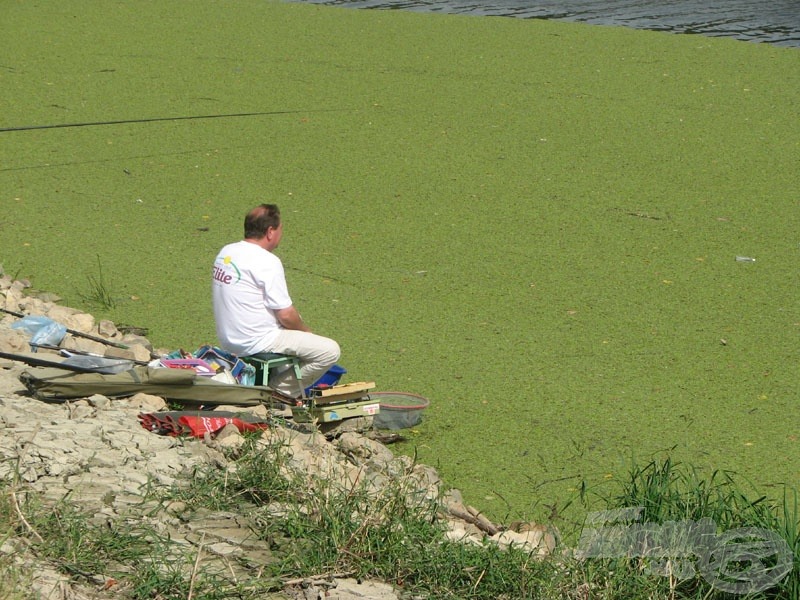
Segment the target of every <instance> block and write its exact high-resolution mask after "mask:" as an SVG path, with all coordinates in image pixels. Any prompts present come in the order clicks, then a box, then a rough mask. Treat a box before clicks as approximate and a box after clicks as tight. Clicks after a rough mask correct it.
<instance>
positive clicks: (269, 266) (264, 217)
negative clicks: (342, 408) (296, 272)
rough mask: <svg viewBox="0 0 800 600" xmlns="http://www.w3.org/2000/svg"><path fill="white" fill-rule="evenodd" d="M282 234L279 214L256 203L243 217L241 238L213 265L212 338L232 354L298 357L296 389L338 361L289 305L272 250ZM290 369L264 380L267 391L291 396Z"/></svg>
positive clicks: (335, 349) (334, 347)
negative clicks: (214, 328) (214, 327)
mask: <svg viewBox="0 0 800 600" xmlns="http://www.w3.org/2000/svg"><path fill="white" fill-rule="evenodd" d="M282 235H283V223H281V214H280V210H279V209H278V207H277V206H276V205H275V204H261V205H260V206H256V207H255V208H254V209H253V210H251V211H250V212H249V213H247V216H246V217H245V219H244V240H242V241H240V242H235V243H232V244H228V245H227V246H225V247H224V248H222V250H220V252H219V254H218V255H217V258H216V260H215V261H214V269H213V280H212V281H213V283H212V286H211V288H212V289H211V291H212V299H213V304H214V319H215V321H216V324H217V337H218V338H219V341H220V344H221V346H222V348H223V349H224V350H227V351H228V352H231V353H233V354H236V355H238V356H252V355H258V354H261V353H268V352H277V353H279V354H291V355H293V356H297V357H298V358H299V359H300V373H301V375H302V388H303V389H305V388H306V387H308V386H309V385H312V384H313V383H314V382H316V381H317V379H319V377H320V376H321V375H322V374H323V373H325V372H326V371H327V370H328V369H329V368H330V367H331V365H333V364H334V363H335V362H336V361H337V360H339V355H340V350H339V344H337V343H336V342H335V341H334V340H331V339H328V338H326V337H322V336H320V335H316V334H314V333H312V332H311V329H309V327H308V326H307V325H306V324H305V322H304V321H303V319H302V317H301V316H300V313H298V312H297V309H296V308H295V307H294V305H293V304H292V299H291V298H290V297H289V291H288V288H287V286H286V278H285V276H284V272H283V264H282V263H281V260H280V259H279V258H278V257H277V256H275V255H274V254H273V253H272V252H273V250H275V248H277V247H278V244H279V243H280V241H281V237H282ZM293 375H294V373H293V370H291V369H284V370H283V371H281V372H279V373H278V374H277V376H276V375H273V376H272V377H271V378H270V381H269V385H270V387H271V388H272V389H273V390H275V391H276V392H278V393H279V394H281V395H283V396H286V397H287V398H296V397H297V395H298V385H297V381H296V379H295V378H294V376H293Z"/></svg>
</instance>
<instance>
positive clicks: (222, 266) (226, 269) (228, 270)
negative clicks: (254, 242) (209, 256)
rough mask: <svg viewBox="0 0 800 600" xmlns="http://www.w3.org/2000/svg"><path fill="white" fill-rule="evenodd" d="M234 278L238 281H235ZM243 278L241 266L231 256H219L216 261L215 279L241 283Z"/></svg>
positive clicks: (228, 282)
mask: <svg viewBox="0 0 800 600" xmlns="http://www.w3.org/2000/svg"><path fill="white" fill-rule="evenodd" d="M234 278H235V279H236V281H234ZM241 279H242V273H241V272H240V271H239V267H237V266H236V263H234V262H233V261H232V260H231V257H230V256H225V257H222V256H218V257H217V260H215V261H214V281H219V282H220V283H225V284H231V283H239V281H240V280H241Z"/></svg>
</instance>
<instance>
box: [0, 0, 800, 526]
mask: <svg viewBox="0 0 800 600" xmlns="http://www.w3.org/2000/svg"><path fill="white" fill-rule="evenodd" d="M91 4H92V10H87V8H86V3H84V2H74V1H65V2H60V3H58V4H57V5H48V7H47V10H46V11H45V10H42V9H41V8H40V7H36V6H34V5H32V4H30V3H12V4H10V5H9V6H7V7H6V12H5V18H4V19H3V21H2V24H0V33H2V36H0V39H3V40H4V41H3V42H2V45H3V59H2V61H0V99H1V101H2V106H3V110H2V111H0V129H5V131H2V132H0V206H2V209H1V210H2V217H1V218H0V263H1V264H2V265H3V267H4V268H5V271H6V272H9V273H12V274H15V275H19V276H31V277H32V278H33V283H34V285H35V286H36V287H38V288H40V289H45V290H49V291H54V292H57V293H59V294H61V295H62V296H63V297H64V302H65V303H66V304H69V305H72V306H84V307H85V308H86V309H87V310H91V311H92V312H94V313H95V314H104V315H105V316H108V317H110V318H112V319H114V320H115V321H116V322H118V323H127V324H134V325H138V326H146V327H149V328H150V338H151V339H152V340H153V341H154V342H155V343H156V344H157V345H159V346H161V347H165V348H176V347H184V348H191V347H198V346H200V345H202V344H205V343H209V342H213V341H214V328H213V322H212V316H211V310H210V300H209V269H210V264H211V262H212V261H213V257H214V255H215V253H216V251H217V250H218V248H219V247H221V246H222V245H223V244H224V243H226V242H228V241H230V240H234V239H238V238H239V237H240V236H241V222H242V219H243V215H244V213H245V212H246V210H247V209H248V208H250V207H251V206H252V205H254V204H255V203H258V202H262V201H276V202H278V203H279V204H280V205H281V207H282V209H283V212H284V216H285V222H286V234H285V236H284V241H283V244H282V246H281V248H280V251H279V252H280V255H281V256H282V258H283V260H284V263H285V265H286V267H287V274H288V278H289V283H290V287H291V289H292V291H293V297H294V300H295V303H296V304H297V305H298V306H299V308H300V310H301V311H302V313H303V315H304V316H305V318H306V319H307V320H308V321H309V322H310V323H311V324H312V326H313V327H315V329H316V330H317V331H319V332H320V333H323V334H327V335H330V336H332V337H335V338H336V339H337V340H339V342H340V343H341V345H342V348H343V351H344V355H343V357H342V361H341V362H342V364H343V365H345V366H346V368H347V369H348V376H347V377H348V380H349V381H357V380H375V381H376V382H377V383H378V387H379V389H382V390H402V391H408V392H412V393H417V394H421V395H423V396H425V397H427V398H429V399H430V400H431V406H430V408H428V409H427V410H426V411H425V420H424V421H423V423H422V425H421V426H419V427H418V428H416V429H415V430H414V431H413V432H412V433H411V434H410V440H409V441H408V442H407V443H406V444H405V445H404V446H403V447H402V448H401V449H402V450H403V451H405V452H409V453H411V452H415V451H416V452H417V454H418V456H419V459H420V460H421V461H422V462H424V463H427V464H432V465H434V466H436V467H438V468H439V469H440V472H441V473H442V475H443V477H444V478H445V479H446V480H447V481H448V482H449V483H451V484H452V485H454V486H456V487H458V488H461V489H462V490H464V492H465V495H466V498H467V500H468V501H469V502H470V503H472V504H474V505H477V506H480V507H482V508H484V509H486V510H487V511H488V512H489V513H490V514H492V515H494V516H497V517H505V516H506V514H513V515H535V516H540V515H542V514H546V513H547V512H549V511H550V509H549V508H547V506H548V505H552V504H557V503H559V502H562V501H563V500H564V499H565V498H567V497H568V496H569V495H570V494H571V493H573V490H574V489H576V488H577V487H578V486H580V484H581V482H582V481H586V482H588V483H589V484H590V485H599V484H602V483H603V482H605V481H607V480H609V479H612V478H613V477H614V476H616V475H618V474H621V473H624V472H625V471H626V467H627V465H628V464H629V461H630V459H631V458H632V457H635V458H637V459H640V460H647V459H649V458H652V457H661V456H664V455H670V456H672V457H674V458H675V460H683V461H688V462H691V463H693V464H695V465H697V466H699V467H701V468H703V467H706V468H709V469H710V468H719V469H728V470H734V471H737V472H740V473H742V474H743V475H744V476H746V477H749V478H751V479H752V480H753V481H754V482H755V483H756V484H758V485H759V486H762V487H765V486H770V485H773V484H776V483H783V482H785V483H788V484H791V485H797V483H798V465H800V462H799V459H798V452H797V450H798V443H799V442H798V438H797V436H798V431H797V422H798V404H797V381H798V364H800V363H799V362H798V358H799V356H798V354H799V353H798V335H799V334H800V306H798V299H797V289H798V280H797V272H798V258H800V239H799V238H798V233H797V232H798V231H799V230H800V227H798V201H797V193H796V192H797V189H800V185H798V184H800V181H798V180H799V179H800V177H799V176H798V156H799V155H800V154H799V151H800V147H798V143H799V142H798V140H800V118H798V117H800V114H798V113H799V112H800V110H799V109H798V105H797V100H796V92H797V90H798V89H800V54H798V52H797V50H796V49H785V48H776V47H770V46H761V45H754V44H748V43H743V42H736V41H731V40H715V39H707V38H698V37H691V36H676V35H668V34H660V33H652V32H641V31H630V30H627V29H622V28H607V27H592V26H587V25H577V24H567V23H554V22H540V21H520V20H515V19H502V18H497V19H478V18H470V17H459V16H436V15H420V14H411V13H400V12H361V11H348V10H343V9H335V8H328V7H319V6H307V5H296V4H290V5H286V4H277V3H270V2H264V1H261V0H245V1H241V2H237V3H225V4H218V3H212V2H194V3H191V4H187V3H184V2H177V1H166V2H164V1H161V2H139V3H136V4H135V5H129V4H119V3H113V2H105V1H94V2H92V3H91ZM254 113H259V114H254ZM225 115H231V116H225ZM164 119H167V120H164ZM170 119H174V120H170ZM121 121H124V122H121ZM93 123H105V124H96V125H93ZM66 125H70V126H66ZM72 125H74V126H72ZM43 126H53V127H48V128H41V127H43ZM22 127H35V128H28V129H21V128H22ZM737 255H742V256H750V257H754V258H755V259H756V261H755V262H752V263H742V262H737V261H736V260H735V257H736V256H737ZM98 261H99V262H100V264H101V265H102V267H103V275H104V280H105V283H106V285H107V287H108V288H109V289H110V291H111V292H112V293H113V294H114V295H115V297H116V298H117V299H118V302H117V303H116V307H115V308H114V309H112V310H110V311H106V312H103V311H102V310H99V309H98V307H96V306H91V305H90V304H88V303H87V301H86V300H84V297H85V296H86V292H87V290H88V287H89V284H88V278H90V277H92V276H96V275H97V269H98ZM765 489H769V488H768V487H765Z"/></svg>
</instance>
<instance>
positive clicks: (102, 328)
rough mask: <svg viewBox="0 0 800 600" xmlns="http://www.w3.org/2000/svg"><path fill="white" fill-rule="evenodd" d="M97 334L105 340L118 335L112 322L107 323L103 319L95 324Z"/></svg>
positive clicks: (107, 321)
mask: <svg viewBox="0 0 800 600" xmlns="http://www.w3.org/2000/svg"><path fill="white" fill-rule="evenodd" d="M97 333H98V334H99V335H100V336H103V337H107V338H115V337H119V335H120V334H119V330H118V329H117V326H116V325H114V322H113V321H109V320H108V319H103V320H102V321H100V322H99V323H98V324H97Z"/></svg>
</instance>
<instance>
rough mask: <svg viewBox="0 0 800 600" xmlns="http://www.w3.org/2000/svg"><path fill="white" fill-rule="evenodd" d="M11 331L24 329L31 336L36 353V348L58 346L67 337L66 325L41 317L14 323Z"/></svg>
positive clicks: (33, 316) (31, 316)
mask: <svg viewBox="0 0 800 600" xmlns="http://www.w3.org/2000/svg"><path fill="white" fill-rule="evenodd" d="M11 329H22V330H23V331H24V332H25V333H27V334H29V335H30V336H31V349H32V350H33V351H34V352H36V346H58V345H59V344H60V343H61V340H63V339H64V336H65V335H67V328H66V326H65V325H62V324H61V323H56V322H55V321H53V319H48V318H47V317H42V316H39V315H29V316H27V317H23V318H22V319H20V320H19V321H17V322H16V323H12V325H11Z"/></svg>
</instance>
